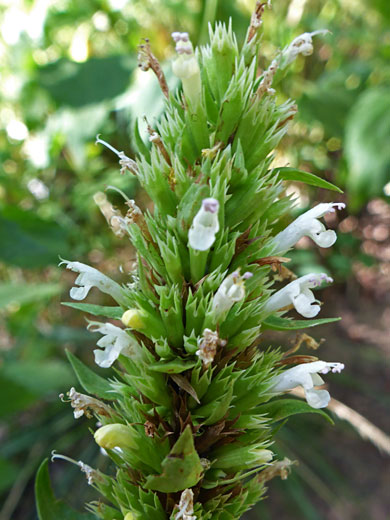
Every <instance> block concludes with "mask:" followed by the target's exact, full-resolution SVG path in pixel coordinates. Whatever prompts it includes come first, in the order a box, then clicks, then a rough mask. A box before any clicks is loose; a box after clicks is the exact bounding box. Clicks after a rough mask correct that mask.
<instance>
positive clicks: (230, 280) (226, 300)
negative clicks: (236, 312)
mask: <svg viewBox="0 0 390 520" xmlns="http://www.w3.org/2000/svg"><path fill="white" fill-rule="evenodd" d="M252 276H253V274H252V273H249V272H246V273H244V274H243V275H242V276H241V275H240V271H239V270H237V271H234V272H233V273H231V274H229V275H228V276H227V277H226V278H225V279H224V281H223V282H222V283H221V285H220V287H219V289H218V291H217V292H216V293H215V295H214V299H213V304H212V310H213V312H214V313H216V314H217V315H218V316H222V315H224V314H225V313H227V312H228V311H229V310H230V309H231V307H232V306H233V305H234V304H235V303H236V302H239V301H240V300H243V299H244V298H245V283H244V282H245V280H248V278H251V277H252Z"/></svg>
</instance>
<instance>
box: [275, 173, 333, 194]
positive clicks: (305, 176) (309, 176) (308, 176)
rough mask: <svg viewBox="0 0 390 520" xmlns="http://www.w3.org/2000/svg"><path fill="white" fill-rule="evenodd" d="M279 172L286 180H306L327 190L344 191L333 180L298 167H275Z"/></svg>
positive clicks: (311, 184) (307, 182)
mask: <svg viewBox="0 0 390 520" xmlns="http://www.w3.org/2000/svg"><path fill="white" fill-rule="evenodd" d="M274 171H275V172H276V173H278V174H279V177H280V178H281V179H283V180H284V181H296V182H304V183H305V184H309V185H310V186H317V187H318V188H324V189H325V190H332V191H337V192H338V193H343V191H342V190H340V188H339V187H337V186H335V185H334V184H332V183H331V182H328V181H326V180H325V179H321V177H317V175H314V173H309V172H304V171H302V170H297V169H296V168H288V167H283V168H275V170H274Z"/></svg>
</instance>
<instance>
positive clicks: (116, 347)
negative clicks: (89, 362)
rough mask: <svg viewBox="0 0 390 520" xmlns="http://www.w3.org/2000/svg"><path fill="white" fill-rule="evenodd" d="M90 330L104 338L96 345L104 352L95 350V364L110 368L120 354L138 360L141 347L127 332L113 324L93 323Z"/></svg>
mask: <svg viewBox="0 0 390 520" xmlns="http://www.w3.org/2000/svg"><path fill="white" fill-rule="evenodd" d="M88 328H89V329H90V330H92V332H100V334H103V336H102V337H101V338H100V339H99V341H98V342H97V343H96V345H97V346H98V347H100V348H101V349H103V350H99V349H96V350H94V351H93V352H94V354H95V362H96V364H97V365H99V366H101V367H102V368H108V367H110V366H111V365H112V364H113V363H114V361H116V360H117V359H118V357H119V355H120V354H122V355H125V356H128V357H132V358H138V357H139V356H140V354H139V345H138V343H137V342H136V340H135V339H134V338H133V337H131V336H130V335H129V334H128V333H127V332H126V331H124V330H122V329H121V328H119V327H116V326H115V325H113V324H112V323H95V322H92V323H91V324H90V325H89V326H88Z"/></svg>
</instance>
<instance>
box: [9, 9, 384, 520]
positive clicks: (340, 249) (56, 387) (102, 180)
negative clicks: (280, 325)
mask: <svg viewBox="0 0 390 520" xmlns="http://www.w3.org/2000/svg"><path fill="white" fill-rule="evenodd" d="M254 3H255V2H254V0H238V1H230V0H219V1H218V0H203V1H202V0H186V1H184V0H139V1H137V0H106V1H98V0H83V1H82V2H80V1H76V0H0V74H1V78H0V93H1V94H0V100H1V101H0V163H1V167H0V279H1V282H0V313H1V314H0V395H1V399H0V439H1V442H0V494H1V495H2V499H0V503H1V504H2V506H0V508H1V509H0V518H1V520H11V519H13V520H19V519H23V520H32V519H35V518H36V513H35V508H34V498H33V480H34V474H35V472H36V469H37V466H38V465H39V463H40V461H41V460H42V458H44V457H46V456H48V455H49V454H50V451H51V450H52V449H56V450H58V451H60V452H62V453H66V454H68V455H70V456H73V457H75V458H76V459H77V460H79V459H82V460H84V461H85V462H89V463H91V464H92V465H96V464H97V465H99V466H100V467H104V464H105V460H104V457H103V456H102V455H100V454H99V453H98V451H97V450H96V449H95V447H94V446H93V445H92V443H91V440H90V437H89V435H88V425H87V421H85V420H84V419H80V420H79V421H75V420H74V419H73V415H72V413H71V409H70V407H69V405H65V404H63V403H61V402H60V400H59V399H58V394H59V393H60V392H66V391H67V390H68V389H69V388H70V386H72V385H73V384H76V382H75V378H74V376H73V374H72V371H71V369H70V367H69V365H68V363H67V361H66V360H65V356H64V349H65V348H68V349H70V350H71V351H73V352H77V355H78V356H80V357H82V358H83V360H84V361H85V362H87V363H90V364H92V346H93V337H92V336H91V335H90V334H89V333H87V331H86V330H85V325H86V323H85V320H84V317H83V316H82V315H81V313H79V312H77V311H75V310H72V309H70V308H69V307H64V306H61V304H60V302H61V301H67V300H69V296H68V293H67V291H68V290H69V287H70V285H71V282H72V280H73V279H74V276H73V275H72V274H71V273H66V272H64V271H63V270H61V269H59V268H58V267H57V264H58V261H59V256H60V257H63V258H66V259H69V260H79V261H83V262H86V263H90V264H91V265H94V266H96V267H98V268H99V269H101V270H103V271H104V272H106V273H111V274H112V275H113V276H114V277H118V276H120V274H119V267H120V266H123V268H124V270H126V269H128V268H129V267H130V266H131V264H132V261H133V253H132V250H131V248H130V246H129V244H128V243H127V242H126V241H123V240H120V239H118V238H117V237H115V236H114V235H113V234H112V233H111V231H110V230H109V229H108V227H107V226H106V223H105V221H104V218H103V217H102V215H101V214H100V212H99V210H98V208H97V207H96V205H95V204H94V202H93V195H94V193H96V192H97V191H102V190H104V189H105V187H106V186H108V185H115V186H117V187H119V188H121V189H122V190H124V191H125V192H126V193H127V194H128V195H129V196H132V197H137V198H141V199H142V198H143V194H142V192H140V191H139V189H138V185H137V182H136V180H135V179H134V178H133V177H131V176H129V175H125V176H121V175H120V174H119V168H118V163H117V160H116V157H115V156H114V155H113V154H111V152H109V151H108V150H105V149H102V147H97V146H95V145H94V139H95V136H96V134H98V133H101V134H102V138H103V139H105V140H107V141H109V142H110V143H112V144H113V145H114V146H116V147H117V148H118V149H119V150H124V151H125V152H126V153H127V154H128V155H130V156H131V155H132V153H134V151H135V150H136V143H135V142H134V141H133V140H132V133H133V128H134V125H135V123H136V120H137V118H138V117H139V118H140V132H141V136H143V137H144V133H145V129H144V122H143V116H144V115H147V117H148V120H149V122H150V123H151V124H153V121H154V120H155V118H158V116H159V114H160V113H161V110H162V108H163V96H162V94H161V93H160V91H159V88H158V85H157V82H156V80H155V78H154V76H153V74H152V72H147V73H143V72H141V71H140V70H138V69H137V62H136V55H137V45H138V44H139V43H140V39H141V38H145V37H148V38H149V39H150V41H151V44H152V49H153V52H154V53H155V54H156V55H157V56H158V58H159V59H160V60H161V61H162V62H163V67H164V70H166V73H167V77H168V81H169V82H170V84H171V85H174V84H175V80H174V78H172V75H171V74H170V72H169V71H170V65H169V60H170V57H171V56H172V55H173V46H172V43H171V39H170V33H171V32H172V31H174V30H181V31H183V30H186V31H188V32H189V33H190V35H191V37H192V40H193V41H194V42H197V43H203V42H205V41H206V39H207V23H208V21H211V22H213V21H214V20H224V21H227V20H228V18H229V17H231V18H232V19H233V27H234V29H235V31H236V33H237V36H238V39H239V40H242V39H243V38H244V35H245V31H246V28H247V25H248V21H249V17H250V13H251V10H252V9H253V7H254ZM323 28H327V29H329V30H330V31H331V34H329V35H327V36H325V37H323V36H320V37H316V38H315V52H314V54H313V56H311V57H309V58H306V59H303V58H302V57H300V58H299V59H298V60H297V61H296V62H295V63H294V65H293V66H292V67H291V70H290V72H289V74H288V75H287V77H286V78H285V79H284V81H283V83H282V90H281V92H279V93H278V95H279V97H280V98H281V99H283V98H287V97H292V98H294V99H296V100H297V104H298V107H299V113H298V115H297V117H296V118H295V120H294V121H293V123H292V124H291V127H290V130H289V133H288V136H287V138H286V139H285V140H284V142H283V147H282V148H280V149H279V150H278V151H277V154H276V163H277V164H278V165H279V166H285V165H288V164H289V165H291V166H294V167H298V168H300V169H303V170H307V171H312V172H313V173H316V174H317V175H320V176H322V177H324V178H326V179H327V180H330V181H331V182H334V183H336V184H338V185H339V186H340V187H341V188H342V189H343V190H344V191H345V195H344V196H342V197H341V198H340V199H339V200H344V201H345V202H347V203H348V207H347V210H346V211H343V212H342V213H341V214H340V215H339V216H338V217H337V218H336V217H335V219H334V220H330V221H329V222H328V225H329V226H331V227H334V228H336V227H337V228H338V230H339V238H338V241H337V243H336V245H335V246H334V247H333V248H332V249H331V250H324V251H319V250H318V249H317V248H314V247H312V245H311V244H310V243H308V242H305V241H302V243H300V247H299V249H297V250H296V251H295V252H294V254H293V262H292V263H293V268H294V270H295V271H296V273H297V274H304V273H305V272H308V271H311V270H313V269H318V268H319V267H318V266H320V268H321V269H322V270H323V269H326V270H328V271H329V272H330V273H332V275H333V276H334V277H335V279H336V283H335V284H334V286H333V287H332V288H330V289H327V291H326V292H325V293H324V294H323V299H324V301H325V302H326V304H325V306H324V310H323V313H324V316H331V315H340V316H342V317H343V321H342V322H341V323H339V324H337V325H335V326H327V327H326V328H325V327H324V328H323V329H322V330H320V329H318V330H316V331H315V333H314V334H313V336H315V337H316V338H317V339H319V338H321V337H325V338H327V341H326V343H324V345H322V347H321V350H322V352H321V357H323V358H324V359H329V360H333V359H337V360H339V361H342V362H344V363H345V364H346V365H347V369H346V370H345V372H344V373H343V374H342V375H341V376H340V377H339V378H338V379H337V380H336V379H334V380H333V381H332V383H331V392H332V395H333V396H334V397H335V398H337V399H339V400H341V401H343V402H344V403H345V404H347V405H348V406H351V407H352V408H354V409H355V410H357V411H358V412H359V413H361V414H362V415H363V416H365V417H367V419H369V420H370V421H372V422H373V423H375V424H376V425H377V426H378V427H379V428H381V429H382V430H384V431H387V432H389V431H390V424H389V414H388V410H389V405H390V398H389V390H390V388H389V379H388V378H386V364H387V363H388V357H389V350H390V345H389V343H390V340H389V337H390V335H389V332H390V331H389V322H390V297H389V293H390V231H389V230H390V206H389V200H390V88H389V87H390V3H389V2H388V0H371V1H370V2H367V1H363V0H292V1H291V2H288V1H285V0H279V1H276V0H275V1H274V6H273V9H272V10H266V12H265V14H264V24H263V32H264V40H263V41H264V43H263V45H262V53H263V56H264V60H263V63H264V65H266V64H267V63H268V61H269V60H270V59H272V58H273V57H274V55H275V53H276V51H277V49H278V48H280V47H283V46H284V45H286V44H287V43H288V42H289V41H290V40H291V39H293V38H294V37H295V36H297V35H298V34H300V33H302V32H307V31H314V30H317V29H323ZM291 189H294V191H295V192H296V193H297V194H298V196H299V198H298V202H299V206H298V208H297V211H298V210H300V211H301V210H302V209H305V208H307V207H309V206H312V205H313V204H315V203H316V202H322V201H325V200H331V197H332V194H331V193H327V192H324V191H323V190H318V189H313V190H309V189H308V188H307V187H306V188H303V187H302V185H298V184H297V185H295V186H292V187H291ZM109 197H110V200H111V201H112V202H113V203H114V204H118V205H119V204H120V203H121V202H120V198H119V197H118V196H117V195H116V194H115V193H114V192H109ZM316 266H317V267H316ZM99 298H100V299H99ZM91 301H96V302H97V303H102V297H101V296H100V297H99V295H97V294H93V293H92V298H91ZM291 339H292V338H290V337H286V336H283V337H278V336H276V337H267V336H265V337H264V339H263V344H264V345H266V344H267V342H269V341H274V342H279V344H287V343H288V341H290V340H291ZM374 440H375V439H374ZM279 449H280V451H281V452H283V453H284V454H286V455H287V456H289V457H290V458H293V459H299V460H300V465H299V466H297V467H296V468H295V470H294V473H293V475H292V476H291V477H290V478H289V480H287V481H286V482H278V481H274V482H272V483H271V485H270V490H269V496H270V499H269V500H268V501H266V502H264V503H262V504H260V506H259V507H258V508H257V509H255V510H254V511H253V512H251V513H250V514H249V515H248V519H249V518H251V519H257V518H261V519H262V520H267V519H268V518H269V519H271V518H275V517H277V518H279V519H281V520H295V519H298V518H299V519H302V518H303V519H307V520H333V519H334V520H338V519H343V520H356V519H358V520H359V519H362V520H363V519H364V520H366V519H367V518H370V519H371V518H372V519H375V520H385V519H388V513H389V510H390V502H389V497H388V489H390V475H389V473H390V472H386V466H388V461H389V458H388V455H381V454H380V453H379V451H378V450H377V448H376V447H375V446H374V445H372V444H371V443H369V442H367V441H364V440H362V439H361V438H360V437H359V436H358V434H357V433H356V432H355V430H354V429H352V428H351V426H350V425H348V424H347V423H346V422H342V421H337V422H336V426H335V427H333V428H331V427H330V426H329V425H327V424H322V422H321V421H320V420H317V419H316V418H314V419H313V418H307V419H304V420H302V419H301V418H299V420H292V421H291V422H290V423H289V427H288V428H283V429H282V430H281V432H280V444H279ZM51 469H52V474H53V480H54V483H55V488H56V491H57V493H58V494H60V495H61V496H65V497H68V498H69V497H71V502H72V503H73V505H76V506H77V505H78V506H79V507H80V504H82V503H83V500H87V499H91V498H93V496H94V495H93V493H92V490H91V489H90V488H88V486H87V484H86V483H84V477H83V476H82V475H81V474H80V473H79V472H78V470H77V469H75V468H73V467H72V466H70V465H66V466H65V464H62V463H61V462H57V463H56V464H53V465H52V468H51Z"/></svg>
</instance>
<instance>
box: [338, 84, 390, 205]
mask: <svg viewBox="0 0 390 520" xmlns="http://www.w3.org/2000/svg"><path fill="white" fill-rule="evenodd" d="M345 156H346V158H347V162H348V166H349V172H348V176H347V179H346V186H347V189H348V191H349V196H350V200H351V206H352V209H354V210H358V209H359V208H360V207H361V206H362V205H363V204H364V203H365V202H367V201H368V200H369V199H371V198H373V197H376V196H378V195H381V194H382V193H383V186H384V185H385V184H386V183H387V182H389V181H390V91H389V89H388V88H375V89H374V88H372V89H369V90H367V91H366V92H364V93H363V94H362V95H361V96H360V97H359V99H358V101H357V102H356V104H355V105H354V106H353V108H352V110H351V112H350V114H349V116H348V118H347V122H346V128H345Z"/></svg>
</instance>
